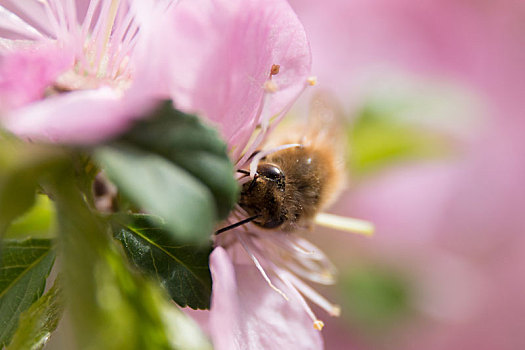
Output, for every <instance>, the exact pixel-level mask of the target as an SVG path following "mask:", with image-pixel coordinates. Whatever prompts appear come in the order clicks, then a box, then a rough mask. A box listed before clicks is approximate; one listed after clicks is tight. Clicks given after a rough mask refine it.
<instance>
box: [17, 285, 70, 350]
mask: <svg viewBox="0 0 525 350" xmlns="http://www.w3.org/2000/svg"><path fill="white" fill-rule="evenodd" d="M63 309H64V306H63V300H62V293H61V291H60V289H59V288H58V281H57V280H55V283H54V285H53V287H51V289H50V290H48V291H47V293H46V294H44V296H42V297H41V298H40V299H38V300H37V301H36V302H35V303H33V305H31V307H30V308H29V309H28V310H26V311H25V312H23V313H22V315H21V316H20V322H19V326H18V329H17V331H16V333H15V335H14V336H13V341H12V342H11V344H10V345H9V346H8V348H7V349H8V350H18V349H31V350H39V349H42V348H43V347H44V345H45V344H46V342H47V340H48V339H49V337H50V335H51V333H52V332H53V331H54V330H55V329H56V328H57V326H58V322H59V321H60V317H61V316H62V312H63Z"/></svg>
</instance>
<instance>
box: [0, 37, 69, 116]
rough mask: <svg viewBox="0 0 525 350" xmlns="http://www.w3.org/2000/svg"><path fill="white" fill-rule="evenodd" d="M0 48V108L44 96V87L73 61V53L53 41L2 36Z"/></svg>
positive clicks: (22, 103)
mask: <svg viewBox="0 0 525 350" xmlns="http://www.w3.org/2000/svg"><path fill="white" fill-rule="evenodd" d="M2 44H3V45H1V50H0V112H2V111H6V110H10V109H13V108H17V107H20V106H23V105H25V104H27V103H29V102H31V101H35V100H38V99H41V98H43V97H44V92H45V89H46V88H47V87H49V85H50V84H51V83H52V82H53V81H54V80H55V79H56V78H57V77H58V76H59V75H60V74H61V73H62V72H64V71H65V70H67V69H68V68H70V67H71V66H72V65H73V60H74V56H73V53H72V52H70V51H69V50H66V49H65V48H59V47H57V46H56V45H54V44H51V43H48V44H43V43H42V44H41V43H33V44H30V42H27V41H21V40H20V41H14V40H13V41H12V40H6V41H5V42H3V43H2Z"/></svg>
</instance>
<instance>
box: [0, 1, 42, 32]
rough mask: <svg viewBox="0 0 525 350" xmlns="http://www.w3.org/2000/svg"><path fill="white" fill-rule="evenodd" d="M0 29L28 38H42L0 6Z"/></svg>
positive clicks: (31, 27)
mask: <svg viewBox="0 0 525 350" xmlns="http://www.w3.org/2000/svg"><path fill="white" fill-rule="evenodd" d="M0 28H2V29H7V30H10V31H13V32H15V33H18V34H22V35H26V36H28V37H30V38H37V39H40V38H42V34H41V33H40V32H39V31H38V30H36V29H35V28H34V27H33V26H31V25H30V24H28V23H27V22H26V21H24V20H23V19H22V18H20V17H19V16H17V15H15V14H14V13H12V12H11V11H9V10H7V9H6V8H4V7H3V6H1V5H0Z"/></svg>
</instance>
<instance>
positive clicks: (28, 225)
mask: <svg viewBox="0 0 525 350" xmlns="http://www.w3.org/2000/svg"><path fill="white" fill-rule="evenodd" d="M55 231H56V216H55V207H54V206H53V203H52V201H51V200H50V199H49V197H48V196H46V195H43V194H37V195H36V197H35V203H34V205H33V207H31V209H29V210H28V211H27V212H25V213H24V214H22V215H21V216H19V217H18V218H16V219H15V220H13V222H12V223H11V225H10V226H9V227H8V228H7V231H6V233H5V237H6V238H23V237H40V238H52V237H54V236H55V235H56V232H55Z"/></svg>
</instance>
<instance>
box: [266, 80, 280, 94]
mask: <svg viewBox="0 0 525 350" xmlns="http://www.w3.org/2000/svg"><path fill="white" fill-rule="evenodd" d="M263 88H264V90H265V91H266V92H269V93H274V92H277V90H279V87H278V86H277V84H276V83H275V82H274V81H273V80H266V81H265V82H264V85H263Z"/></svg>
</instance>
